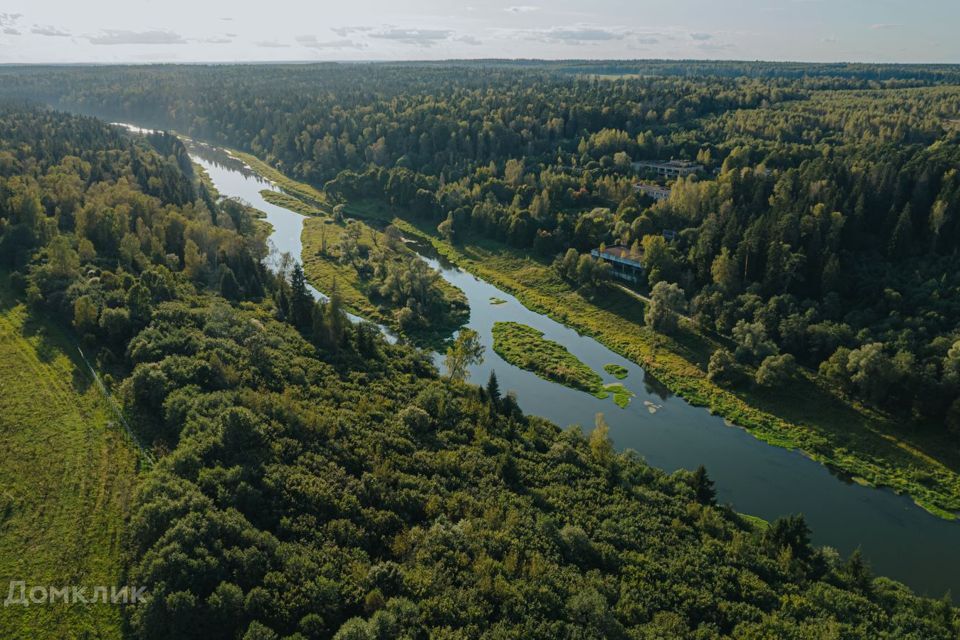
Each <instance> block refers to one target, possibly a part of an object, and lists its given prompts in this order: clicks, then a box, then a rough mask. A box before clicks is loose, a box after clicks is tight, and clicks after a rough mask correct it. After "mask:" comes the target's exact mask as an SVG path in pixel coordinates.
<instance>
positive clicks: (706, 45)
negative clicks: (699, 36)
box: [697, 42, 736, 51]
mask: <svg viewBox="0 0 960 640" xmlns="http://www.w3.org/2000/svg"><path fill="white" fill-rule="evenodd" d="M735 48H736V47H734V46H733V45H732V44H730V43H729V42H702V43H700V44H698V45H697V49H700V50H701V51H729V50H731V49H735Z"/></svg>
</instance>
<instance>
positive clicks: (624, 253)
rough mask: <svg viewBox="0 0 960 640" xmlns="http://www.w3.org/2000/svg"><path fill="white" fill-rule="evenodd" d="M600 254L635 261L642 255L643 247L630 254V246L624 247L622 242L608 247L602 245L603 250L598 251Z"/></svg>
mask: <svg viewBox="0 0 960 640" xmlns="http://www.w3.org/2000/svg"><path fill="white" fill-rule="evenodd" d="M598 253H600V254H601V255H608V256H612V257H614V258H619V259H620V260H630V261H632V262H636V261H638V260H639V258H641V257H642V256H643V249H640V250H639V254H631V253H630V248H629V247H625V246H624V245H622V244H615V245H612V246H609V247H604V249H603V251H599V250H598Z"/></svg>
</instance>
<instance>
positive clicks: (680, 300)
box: [643, 281, 687, 334]
mask: <svg viewBox="0 0 960 640" xmlns="http://www.w3.org/2000/svg"><path fill="white" fill-rule="evenodd" d="M686 306H687V299H686V297H685V296H684V294H683V289H681V288H680V287H679V286H678V285H677V284H676V283H673V282H665V281H659V282H657V283H656V284H655V285H654V287H653V291H651V292H650V304H648V305H647V310H646V312H645V313H644V316H643V319H644V321H645V322H646V323H647V326H648V327H650V328H651V329H653V330H654V331H656V332H658V333H666V334H670V333H674V332H676V330H677V327H678V326H679V323H680V314H681V313H683V312H684V311H685V310H686Z"/></svg>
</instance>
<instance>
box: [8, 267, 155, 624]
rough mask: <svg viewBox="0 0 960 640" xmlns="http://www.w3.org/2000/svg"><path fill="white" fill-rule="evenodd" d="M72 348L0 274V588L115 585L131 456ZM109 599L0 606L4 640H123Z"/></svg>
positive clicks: (130, 487)
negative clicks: (17, 582)
mask: <svg viewBox="0 0 960 640" xmlns="http://www.w3.org/2000/svg"><path fill="white" fill-rule="evenodd" d="M75 353H76V351H75V349H73V348H72V347H71V345H70V343H69V341H68V340H66V338H64V336H63V335H62V334H61V333H60V332H59V331H58V330H57V328H56V327H54V326H52V325H50V324H47V323H45V322H38V321H34V320H32V319H31V318H30V316H29V315H28V312H27V310H26V308H25V307H24V306H23V305H22V304H18V303H17V302H16V301H15V300H14V299H13V298H12V296H11V295H10V291H9V288H8V286H7V278H6V276H5V275H3V276H0V389H2V393H0V580H3V582H0V588H2V589H3V590H4V597H6V595H7V587H8V584H9V581H11V580H23V581H24V582H25V583H26V584H27V585H28V587H29V586H30V585H36V586H40V585H43V586H51V585H52V586H56V587H61V586H71V585H76V586H78V587H79V586H86V587H88V590H87V595H88V596H90V595H92V593H91V592H92V588H93V587H94V586H99V585H104V586H108V587H109V586H113V585H118V586H120V585H123V584H124V583H123V582H122V577H121V574H120V556H121V546H120V545H121V530H122V527H123V523H124V518H125V516H126V513H127V509H128V505H129V504H130V501H131V499H132V494H133V491H134V487H135V484H136V477H137V476H136V469H137V456H136V453H135V449H134V447H133V445H132V444H130V443H128V441H127V440H125V438H124V436H123V432H122V431H121V427H120V426H119V425H113V424H112V422H111V420H112V419H113V418H112V415H111V414H110V411H109V408H108V406H107V405H106V403H105V401H104V400H103V399H102V397H101V396H100V394H99V391H98V389H97V387H96V386H95V385H94V384H93V381H92V380H91V379H90V377H89V376H88V374H87V373H86V370H85V369H84V368H83V366H82V363H80V362H78V361H77V360H76V359H75V357H74V355H73V354H75ZM120 624H121V616H120V608H119V606H117V605H113V604H88V605H82V604H79V605H78V604H74V605H65V604H62V603H59V602H58V603H57V604H53V605H49V604H46V605H41V604H32V605H30V606H29V607H24V606H19V605H12V606H7V607H3V608H0V637H2V638H56V639H60V638H81V637H84V638H86V637H89V638H120V637H121V628H120Z"/></svg>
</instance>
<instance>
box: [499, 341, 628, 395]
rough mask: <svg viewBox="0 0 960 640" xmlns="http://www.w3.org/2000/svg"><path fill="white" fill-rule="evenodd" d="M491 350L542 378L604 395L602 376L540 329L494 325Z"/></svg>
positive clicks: (605, 392)
mask: <svg viewBox="0 0 960 640" xmlns="http://www.w3.org/2000/svg"><path fill="white" fill-rule="evenodd" d="M493 350H494V351H496V352H497V354H498V355H499V356H500V357H501V358H503V359H504V360H506V361H507V362H509V363H510V364H512V365H514V366H517V367H520V368H521V369H526V370H527V371H532V372H534V373H535V374H537V375H538V376H540V377H541V378H544V379H545V380H551V381H553V382H559V383H560V384H562V385H565V386H567V387H570V388H572V389H580V390H581V391H586V392H588V393H592V394H594V395H595V396H597V397H598V398H605V397H607V395H609V394H608V393H607V391H606V390H604V388H603V379H602V378H601V377H600V376H599V375H597V372H596V371H594V370H593V369H591V368H590V367H588V366H587V365H585V364H584V363H583V362H581V361H580V359H579V358H577V357H576V356H575V355H573V354H572V353H570V352H569V351H567V349H566V347H564V346H563V345H561V344H558V343H556V342H553V341H552V340H547V339H546V338H544V337H543V332H542V331H539V330H537V329H534V328H533V327H528V326H527V325H525V324H520V323H519V322H497V323H495V324H494V325H493Z"/></svg>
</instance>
